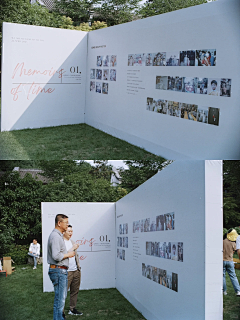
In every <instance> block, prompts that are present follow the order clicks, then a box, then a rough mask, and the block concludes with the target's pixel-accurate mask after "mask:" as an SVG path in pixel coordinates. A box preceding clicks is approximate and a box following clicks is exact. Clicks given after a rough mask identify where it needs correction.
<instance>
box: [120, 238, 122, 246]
mask: <svg viewBox="0 0 240 320" xmlns="http://www.w3.org/2000/svg"><path fill="white" fill-rule="evenodd" d="M119 245H120V247H122V237H120V239H119Z"/></svg>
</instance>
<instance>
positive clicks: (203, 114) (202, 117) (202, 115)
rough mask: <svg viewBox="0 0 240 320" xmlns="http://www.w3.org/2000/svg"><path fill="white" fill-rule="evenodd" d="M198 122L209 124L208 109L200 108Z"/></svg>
mask: <svg viewBox="0 0 240 320" xmlns="http://www.w3.org/2000/svg"><path fill="white" fill-rule="evenodd" d="M197 121H198V122H202V123H208V107H204V106H198V112H197Z"/></svg>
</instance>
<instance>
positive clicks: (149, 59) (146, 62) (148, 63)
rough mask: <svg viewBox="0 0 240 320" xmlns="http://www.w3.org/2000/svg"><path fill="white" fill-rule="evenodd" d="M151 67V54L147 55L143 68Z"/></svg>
mask: <svg viewBox="0 0 240 320" xmlns="http://www.w3.org/2000/svg"><path fill="white" fill-rule="evenodd" d="M152 65H153V54H152V53H147V54H146V59H145V66H147V67H150V66H152Z"/></svg>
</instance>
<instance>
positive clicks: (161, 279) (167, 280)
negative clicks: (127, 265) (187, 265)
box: [142, 263, 178, 292]
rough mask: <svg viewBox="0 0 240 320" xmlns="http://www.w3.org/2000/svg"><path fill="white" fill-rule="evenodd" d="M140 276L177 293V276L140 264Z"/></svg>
mask: <svg viewBox="0 0 240 320" xmlns="http://www.w3.org/2000/svg"><path fill="white" fill-rule="evenodd" d="M142 276H143V277H146V278H148V279H150V280H153V281H154V282H156V283H158V284H161V285H162V286H164V287H166V288H168V289H171V290H173V291H175V292H178V274H177V273H173V272H169V271H167V270H163V269H160V268H157V267H153V266H150V265H145V263H142Z"/></svg>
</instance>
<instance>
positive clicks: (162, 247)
mask: <svg viewBox="0 0 240 320" xmlns="http://www.w3.org/2000/svg"><path fill="white" fill-rule="evenodd" d="M164 250H165V249H164V242H160V243H159V257H160V258H163V259H164V258H165V252H164Z"/></svg>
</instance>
